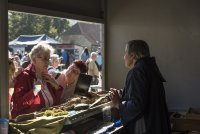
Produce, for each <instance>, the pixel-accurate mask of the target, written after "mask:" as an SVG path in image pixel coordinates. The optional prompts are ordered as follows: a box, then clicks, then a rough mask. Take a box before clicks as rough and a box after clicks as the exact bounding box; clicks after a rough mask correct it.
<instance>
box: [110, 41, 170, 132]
mask: <svg viewBox="0 0 200 134" xmlns="http://www.w3.org/2000/svg"><path fill="white" fill-rule="evenodd" d="M124 61H125V66H126V67H127V68H128V69H129V72H128V74H127V77H126V82H125V86H124V89H123V91H122V92H120V91H119V90H117V89H114V88H111V90H110V98H111V100H112V106H113V107H115V108H117V109H119V111H120V117H121V121H122V124H123V126H124V127H123V130H122V133H125V134H171V129H170V128H171V127H170V121H169V116H168V109H167V104H166V99H165V90H164V86H163V82H165V80H164V78H163V76H162V75H161V73H160V71H159V68H158V66H157V64H156V61H155V58H154V57H150V52H149V47H148V45H147V43H146V42H145V41H143V40H131V41H129V42H128V44H127V45H126V49H125V55H124Z"/></svg>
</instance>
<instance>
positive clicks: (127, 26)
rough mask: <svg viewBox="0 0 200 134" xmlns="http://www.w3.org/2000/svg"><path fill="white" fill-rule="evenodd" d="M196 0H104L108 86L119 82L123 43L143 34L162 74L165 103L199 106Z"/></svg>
mask: <svg viewBox="0 0 200 134" xmlns="http://www.w3.org/2000/svg"><path fill="white" fill-rule="evenodd" d="M113 3H114V4H113ZM199 5H200V1H199V0H165V1H164V0H151V1H150V0H149V1H148V0H109V1H107V46H106V47H107V51H106V57H105V58H106V59H107V61H106V67H107V72H106V73H107V79H108V80H107V82H108V83H107V87H108V88H110V87H116V88H123V84H124V81H125V77H126V73H127V69H126V68H125V67H124V61H123V55H124V47H125V43H126V42H127V41H128V40H131V39H144V40H145V41H147V43H148V44H149V45H150V51H151V55H152V56H155V57H156V59H157V63H158V66H159V67H160V70H161V72H162V73H163V75H164V77H165V78H166V80H167V82H166V83H165V89H166V96H167V103H168V106H169V109H171V110H184V109H187V108H188V107H190V106H192V107H200V60H199V58H200V8H199Z"/></svg>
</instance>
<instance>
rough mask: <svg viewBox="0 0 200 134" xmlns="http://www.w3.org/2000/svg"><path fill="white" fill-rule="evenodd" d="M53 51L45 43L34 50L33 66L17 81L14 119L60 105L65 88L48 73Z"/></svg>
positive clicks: (31, 57) (14, 96) (32, 52)
mask: <svg viewBox="0 0 200 134" xmlns="http://www.w3.org/2000/svg"><path fill="white" fill-rule="evenodd" d="M52 51H53V49H52V47H51V46H49V45H48V44H44V43H39V44H37V45H36V46H34V47H33V48H32V50H31V52H30V54H29V56H30V59H31V64H30V65H29V66H28V67H27V68H25V69H24V70H23V71H22V72H21V73H20V74H19V75H18V76H17V77H16V80H15V84H14V93H13V109H12V111H11V114H12V118H15V117H16V116H18V115H20V114H28V113H31V112H36V111H39V110H41V109H42V108H43V107H50V106H54V105H57V104H59V101H60V96H61V93H62V91H63V88H62V87H61V86H59V85H58V83H57V82H56V80H55V79H54V78H53V77H51V76H50V75H49V74H48V73H47V67H48V65H49V58H50V53H51V52H52ZM38 85H39V86H38Z"/></svg>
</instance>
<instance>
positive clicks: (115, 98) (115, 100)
mask: <svg viewBox="0 0 200 134" xmlns="http://www.w3.org/2000/svg"><path fill="white" fill-rule="evenodd" d="M109 94H110V95H109V97H110V99H111V101H112V107H116V108H119V103H120V99H121V94H120V92H119V91H118V90H117V89H115V88H110V91H109Z"/></svg>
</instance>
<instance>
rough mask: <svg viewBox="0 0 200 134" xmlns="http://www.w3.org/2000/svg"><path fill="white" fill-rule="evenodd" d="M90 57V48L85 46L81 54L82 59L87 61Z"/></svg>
mask: <svg viewBox="0 0 200 134" xmlns="http://www.w3.org/2000/svg"><path fill="white" fill-rule="evenodd" d="M89 58H90V54H89V51H88V48H87V47H85V48H84V50H83V52H82V54H81V60H82V61H84V62H86V61H87V59H89Z"/></svg>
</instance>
